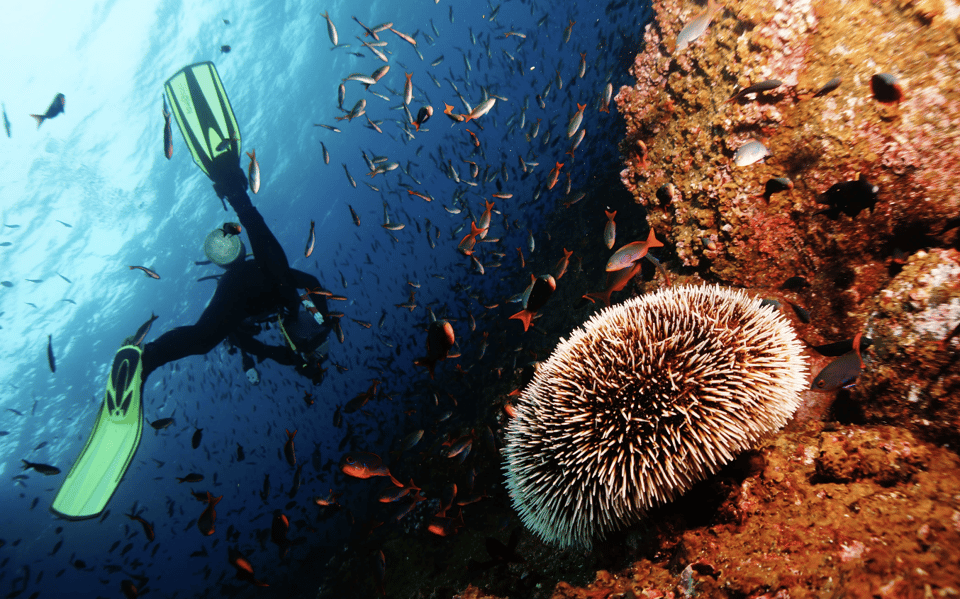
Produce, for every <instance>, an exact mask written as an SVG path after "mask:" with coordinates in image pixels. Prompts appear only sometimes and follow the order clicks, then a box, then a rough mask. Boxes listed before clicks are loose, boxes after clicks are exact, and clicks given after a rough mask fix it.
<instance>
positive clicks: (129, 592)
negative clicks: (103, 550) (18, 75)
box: [31, 115, 140, 599]
mask: <svg viewBox="0 0 960 599" xmlns="http://www.w3.org/2000/svg"><path fill="white" fill-rule="evenodd" d="M31 116H36V115H31ZM120 590H121V591H122V592H123V596H124V597H126V598H127V599H136V597H137V596H139V595H140V591H138V590H137V587H136V586H135V585H134V584H133V581H132V580H123V581H121V582H120Z"/></svg>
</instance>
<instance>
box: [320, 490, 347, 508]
mask: <svg viewBox="0 0 960 599" xmlns="http://www.w3.org/2000/svg"><path fill="white" fill-rule="evenodd" d="M341 495H343V493H342V492H340V493H334V492H333V489H330V492H329V493H328V494H327V496H326V497H315V498H314V499H313V502H314V503H315V504H317V505H319V506H320V507H340V504H339V503H337V499H338V498H339V497H340V496H341Z"/></svg>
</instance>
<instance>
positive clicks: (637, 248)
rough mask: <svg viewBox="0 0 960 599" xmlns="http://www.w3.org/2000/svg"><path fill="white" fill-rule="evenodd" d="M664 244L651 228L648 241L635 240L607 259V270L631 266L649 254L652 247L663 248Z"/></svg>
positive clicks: (611, 270)
mask: <svg viewBox="0 0 960 599" xmlns="http://www.w3.org/2000/svg"><path fill="white" fill-rule="evenodd" d="M661 247H663V244H662V243H660V242H659V241H657V238H656V237H654V235H653V229H652V228H651V229H650V235H648V236H647V239H646V241H634V242H633V243H628V244H627V245H625V246H623V247H622V248H620V249H619V250H617V251H616V252H614V254H613V255H612V256H610V259H609V260H607V269H606V270H607V272H613V271H615V270H622V269H624V268H629V267H630V265H631V264H634V263H636V262H639V261H640V259H641V258H643V257H644V256H646V255H647V252H648V251H649V250H650V249H651V248H661Z"/></svg>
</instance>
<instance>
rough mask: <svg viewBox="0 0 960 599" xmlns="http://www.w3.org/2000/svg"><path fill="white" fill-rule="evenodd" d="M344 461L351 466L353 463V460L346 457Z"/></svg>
mask: <svg viewBox="0 0 960 599" xmlns="http://www.w3.org/2000/svg"><path fill="white" fill-rule="evenodd" d="M344 461H345V462H346V463H348V464H352V463H353V462H354V460H353V458H352V457H351V456H347V457H346V458H344Z"/></svg>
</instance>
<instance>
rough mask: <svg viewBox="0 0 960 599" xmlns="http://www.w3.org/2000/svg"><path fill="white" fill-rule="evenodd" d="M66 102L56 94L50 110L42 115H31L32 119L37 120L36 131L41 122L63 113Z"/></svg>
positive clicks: (61, 95) (65, 99) (62, 96)
mask: <svg viewBox="0 0 960 599" xmlns="http://www.w3.org/2000/svg"><path fill="white" fill-rule="evenodd" d="M66 101H67V97H66V96H64V95H63V94H57V95H56V96H55V97H54V98H53V102H51V103H50V108H47V111H46V112H45V113H43V114H31V115H30V116H32V117H33V118H35V119H37V129H39V128H40V125H42V124H43V121H45V120H47V119H52V118H53V117H55V116H57V115H58V114H60V113H61V112H63V106H64V104H65V103H66Z"/></svg>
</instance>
